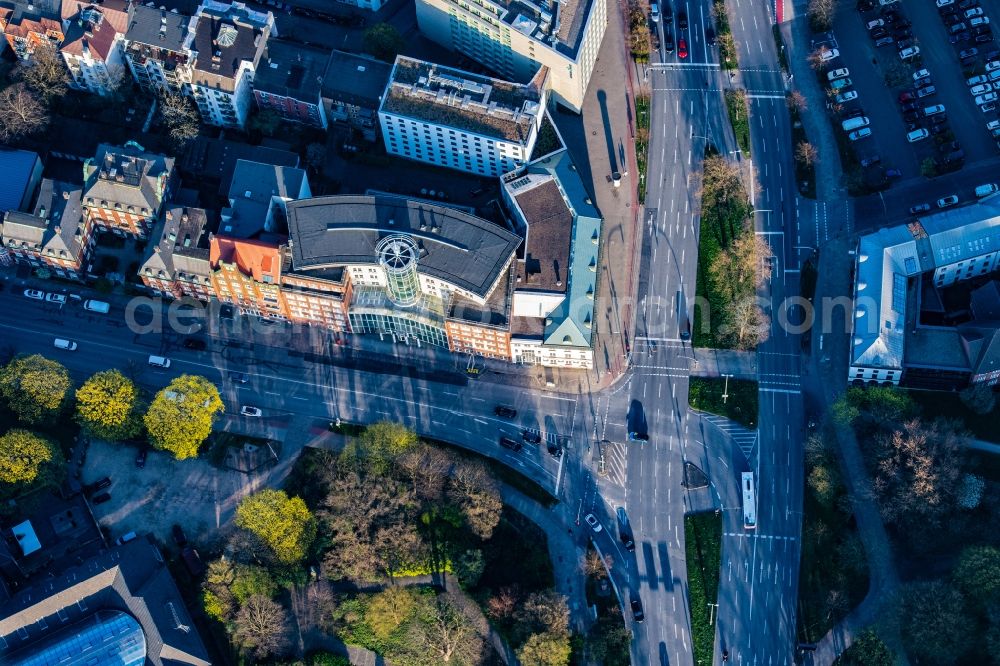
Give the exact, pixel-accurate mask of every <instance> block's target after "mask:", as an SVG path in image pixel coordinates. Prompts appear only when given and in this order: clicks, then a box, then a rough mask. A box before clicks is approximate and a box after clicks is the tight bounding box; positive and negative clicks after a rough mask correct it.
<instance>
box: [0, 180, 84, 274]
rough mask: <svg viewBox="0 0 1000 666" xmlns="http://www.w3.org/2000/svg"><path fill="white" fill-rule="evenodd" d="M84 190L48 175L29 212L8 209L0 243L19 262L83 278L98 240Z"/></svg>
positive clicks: (0, 235)
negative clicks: (88, 215)
mask: <svg viewBox="0 0 1000 666" xmlns="http://www.w3.org/2000/svg"><path fill="white" fill-rule="evenodd" d="M81 197H82V192H81V189H80V186H79V185H71V184H69V183H63V182H59V181H55V180H50V179H48V178H46V179H45V180H43V181H42V185H41V189H40V190H39V193H38V200H37V202H36V203H35V208H34V210H33V211H32V212H30V213H24V212H20V211H15V210H12V211H8V212H7V213H6V214H5V215H4V218H3V224H2V225H0V244H2V245H3V247H5V248H6V249H7V252H8V253H9V254H10V256H12V257H13V258H14V260H15V261H17V262H19V263H24V264H27V265H29V266H31V267H32V268H35V269H38V268H47V269H48V270H49V271H50V272H51V273H52V274H53V275H56V276H58V277H62V278H73V279H82V278H83V277H84V275H85V274H86V272H87V269H88V267H89V263H90V256H91V253H92V250H93V247H94V243H95V242H96V234H94V233H93V224H92V223H91V221H90V220H89V219H87V218H85V217H84V215H83V205H82V203H83V202H82V198H81Z"/></svg>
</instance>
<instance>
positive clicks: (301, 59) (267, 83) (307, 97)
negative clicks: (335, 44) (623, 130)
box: [253, 39, 330, 102]
mask: <svg viewBox="0 0 1000 666" xmlns="http://www.w3.org/2000/svg"><path fill="white" fill-rule="evenodd" d="M329 61H330V51H329V49H322V48H318V47H314V46H304V45H302V44H296V43H294V42H284V41H281V40H277V39H271V40H269V41H268V42H267V48H266V49H265V50H264V57H263V58H261V61H260V64H259V65H258V66H257V72H256V74H254V79H253V87H254V90H260V91H261V92H266V93H270V94H272V95H281V96H282V97H290V98H292V99H297V100H303V101H307V102H316V101H318V100H319V93H320V88H321V87H322V85H323V75H324V74H325V72H326V67H327V64H328V63H329Z"/></svg>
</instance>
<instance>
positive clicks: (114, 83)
mask: <svg viewBox="0 0 1000 666" xmlns="http://www.w3.org/2000/svg"><path fill="white" fill-rule="evenodd" d="M116 5H117V7H116ZM68 8H71V9H69V10H70V11H72V12H73V13H72V14H71V15H70V16H68V17H66V18H65V23H64V25H65V26H66V28H65V30H66V34H65V38H64V39H63V42H62V46H60V47H59V53H60V55H61V56H62V58H63V61H64V62H65V63H66V67H67V68H68V69H69V72H70V76H71V79H70V85H72V86H73V87H74V88H76V89H77V90H86V91H89V92H92V93H94V94H96V95H102V96H107V95H110V94H111V93H112V92H113V91H114V90H115V89H116V88H117V87H118V86H119V85H120V83H121V78H122V76H124V75H125V56H124V54H123V53H124V44H125V31H126V30H128V11H127V8H126V7H125V6H124V5H123V4H122V3H121V1H120V0H118V1H117V2H116V1H115V0H112V1H111V2H105V3H102V4H99V5H98V4H91V3H83V2H67V3H66V7H64V8H63V10H64V11H66V10H67V9H68Z"/></svg>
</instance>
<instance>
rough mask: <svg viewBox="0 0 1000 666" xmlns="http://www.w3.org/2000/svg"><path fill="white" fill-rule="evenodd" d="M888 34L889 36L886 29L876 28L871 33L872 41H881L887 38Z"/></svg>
mask: <svg viewBox="0 0 1000 666" xmlns="http://www.w3.org/2000/svg"><path fill="white" fill-rule="evenodd" d="M888 34H889V31H888V30H886V29H885V28H875V29H874V30H872V32H871V35H872V39H880V38H882V37H885V36H886V35H888Z"/></svg>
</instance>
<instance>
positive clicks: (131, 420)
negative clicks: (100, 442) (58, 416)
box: [76, 370, 142, 442]
mask: <svg viewBox="0 0 1000 666" xmlns="http://www.w3.org/2000/svg"><path fill="white" fill-rule="evenodd" d="M138 408H139V391H138V389H136V386H135V384H134V383H133V382H132V380H130V379H128V378H127V377H125V375H123V374H122V373H121V372H119V371H118V370H105V371H104V372H98V373H97V374H95V375H94V376H92V377H91V378H90V379H88V380H87V381H85V382H84V383H83V386H81V387H80V388H78V389H77V390H76V417H77V420H78V421H79V422H80V425H82V426H83V427H84V428H86V429H87V430H88V431H89V432H90V433H91V434H92V435H93V436H94V437H97V438H98V439H104V440H108V441H112V442H114V441H120V440H123V439H131V438H133V437H136V436H137V435H138V434H139V433H140V432H141V431H142V418H141V417H140V416H139V410H138Z"/></svg>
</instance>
